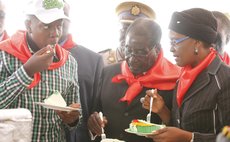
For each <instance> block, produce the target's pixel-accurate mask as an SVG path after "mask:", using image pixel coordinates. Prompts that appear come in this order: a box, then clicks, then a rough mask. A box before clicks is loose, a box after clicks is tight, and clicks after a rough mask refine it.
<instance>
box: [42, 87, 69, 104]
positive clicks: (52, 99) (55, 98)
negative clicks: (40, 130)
mask: <svg viewBox="0 0 230 142" xmlns="http://www.w3.org/2000/svg"><path fill="white" fill-rule="evenodd" d="M44 103H45V104H49V105H54V106H60V107H66V106H67V104H66V102H65V100H64V99H63V97H62V95H61V94H60V93H59V92H58V91H55V92H54V93H53V94H52V95H50V96H49V97H48V98H46V99H45V100H44Z"/></svg>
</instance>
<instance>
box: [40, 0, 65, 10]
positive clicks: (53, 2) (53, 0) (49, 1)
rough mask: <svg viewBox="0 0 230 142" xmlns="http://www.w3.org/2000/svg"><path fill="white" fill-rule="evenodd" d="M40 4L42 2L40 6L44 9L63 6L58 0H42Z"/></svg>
mask: <svg viewBox="0 0 230 142" xmlns="http://www.w3.org/2000/svg"><path fill="white" fill-rule="evenodd" d="M42 4H43V5H42V6H43V7H44V8H45V9H53V8H58V9H61V8H63V6H64V5H63V3H62V2H61V1H59V0H44V1H43V3H42Z"/></svg>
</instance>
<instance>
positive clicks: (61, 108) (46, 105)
mask: <svg viewBox="0 0 230 142" xmlns="http://www.w3.org/2000/svg"><path fill="white" fill-rule="evenodd" d="M35 104H37V105H40V106H43V107H44V108H47V109H53V110H59V111H76V110H81V109H80V108H73V107H68V106H56V105H50V104H46V103H42V102H35Z"/></svg>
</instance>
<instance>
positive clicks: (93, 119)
mask: <svg viewBox="0 0 230 142" xmlns="http://www.w3.org/2000/svg"><path fill="white" fill-rule="evenodd" d="M106 124H107V119H106V117H103V121H101V119H100V116H99V114H98V112H94V113H93V114H91V115H90V117H89V119H88V129H89V130H90V131H91V132H92V133H93V134H96V135H98V136H99V135H101V134H102V129H101V128H102V127H103V128H104V127H105V125H106Z"/></svg>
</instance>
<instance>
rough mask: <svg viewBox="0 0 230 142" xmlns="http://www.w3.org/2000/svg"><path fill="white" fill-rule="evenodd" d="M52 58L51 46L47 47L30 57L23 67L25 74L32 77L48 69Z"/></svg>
mask: <svg viewBox="0 0 230 142" xmlns="http://www.w3.org/2000/svg"><path fill="white" fill-rule="evenodd" d="M53 56H54V51H53V48H52V47H51V45H47V46H46V47H44V48H42V49H40V50H39V51H37V52H36V53H35V54H34V55H33V56H31V57H30V58H29V60H28V61H27V62H26V63H25V64H24V65H23V67H24V69H25V71H26V73H27V74H28V75H29V76H30V77H32V76H33V75H34V74H35V73H37V72H41V71H43V70H46V69H48V67H49V66H50V64H51V63H52V62H53Z"/></svg>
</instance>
